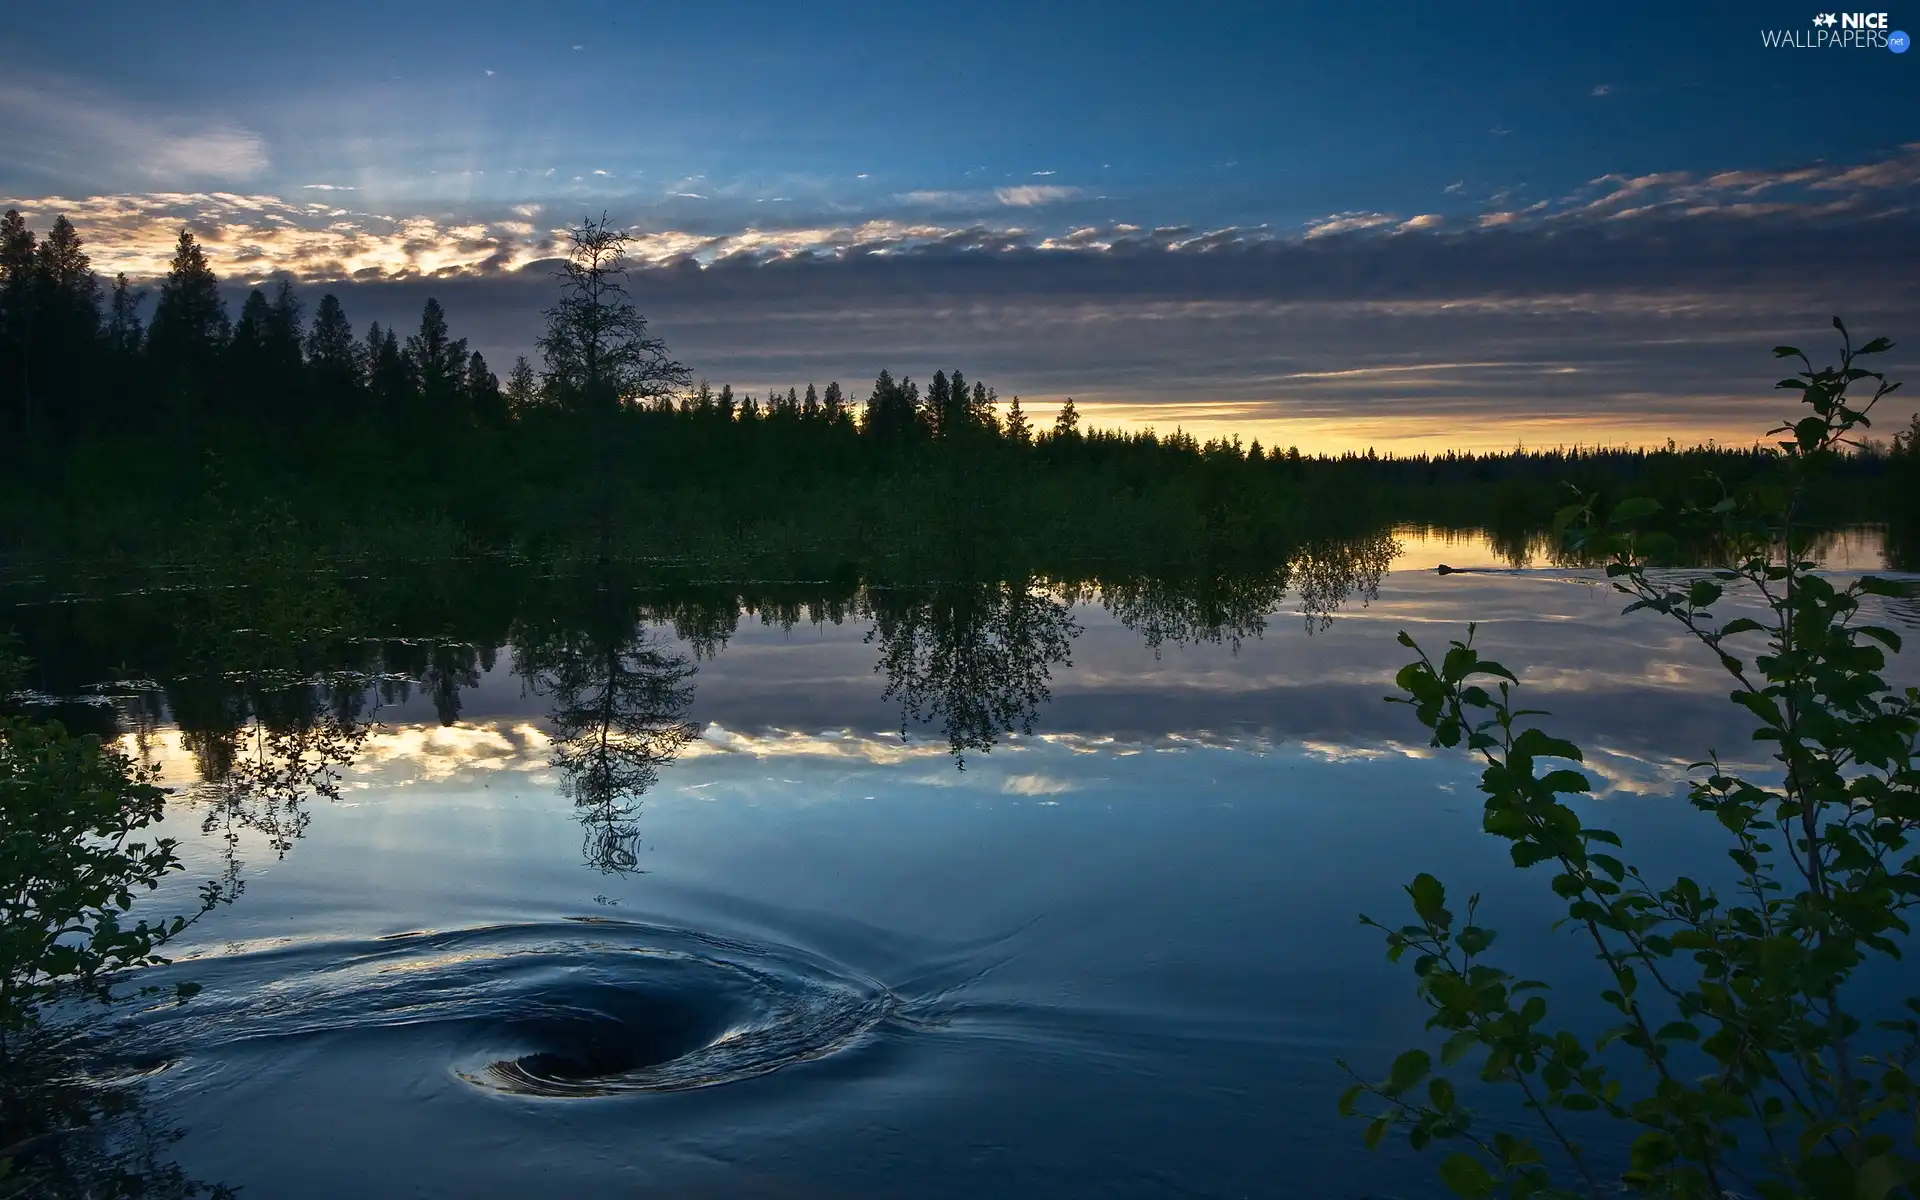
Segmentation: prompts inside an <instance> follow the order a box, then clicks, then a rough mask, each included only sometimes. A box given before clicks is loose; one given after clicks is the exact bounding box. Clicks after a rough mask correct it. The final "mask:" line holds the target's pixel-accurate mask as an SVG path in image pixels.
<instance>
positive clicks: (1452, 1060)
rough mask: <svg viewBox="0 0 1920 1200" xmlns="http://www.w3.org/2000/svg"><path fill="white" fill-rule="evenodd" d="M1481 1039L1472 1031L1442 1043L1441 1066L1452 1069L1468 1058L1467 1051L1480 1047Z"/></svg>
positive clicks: (1458, 1034) (1455, 1035)
mask: <svg viewBox="0 0 1920 1200" xmlns="http://www.w3.org/2000/svg"><path fill="white" fill-rule="evenodd" d="M1479 1042H1480V1039H1479V1038H1478V1037H1477V1036H1475V1034H1474V1033H1473V1031H1472V1030H1467V1031H1465V1032H1462V1033H1456V1034H1454V1035H1453V1036H1452V1037H1450V1038H1448V1039H1447V1040H1446V1041H1444V1042H1442V1043H1440V1065H1441V1066H1444V1067H1451V1066H1453V1065H1454V1064H1456V1063H1458V1062H1459V1061H1460V1060H1461V1059H1463V1058H1465V1057H1466V1056H1467V1051H1469V1050H1471V1049H1473V1048H1474V1047H1475V1046H1476V1045H1478V1044H1479Z"/></svg>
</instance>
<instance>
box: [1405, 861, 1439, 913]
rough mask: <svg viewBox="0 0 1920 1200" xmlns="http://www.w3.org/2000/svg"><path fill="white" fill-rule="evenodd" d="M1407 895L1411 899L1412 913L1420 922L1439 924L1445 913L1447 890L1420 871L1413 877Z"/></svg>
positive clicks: (1437, 881)
mask: <svg viewBox="0 0 1920 1200" xmlns="http://www.w3.org/2000/svg"><path fill="white" fill-rule="evenodd" d="M1407 894H1408V895H1410V896H1412V897H1413V911H1414V912H1416V913H1418V914H1419V915H1420V919H1421V920H1423V921H1430V922H1433V923H1435V924H1439V923H1440V920H1439V918H1440V916H1441V914H1443V913H1445V912H1446V907H1445V906H1446V903H1447V889H1446V888H1445V887H1444V886H1442V884H1441V883H1440V881H1439V880H1438V879H1435V878H1434V877H1433V876H1431V875H1429V874H1427V873H1426V872H1425V871H1422V872H1421V873H1420V874H1418V875H1416V876H1414V878H1413V883H1412V884H1411V885H1410V886H1409V887H1408V888H1407Z"/></svg>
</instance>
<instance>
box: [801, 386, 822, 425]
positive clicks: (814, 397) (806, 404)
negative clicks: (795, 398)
mask: <svg viewBox="0 0 1920 1200" xmlns="http://www.w3.org/2000/svg"><path fill="white" fill-rule="evenodd" d="M800 415H801V416H804V417H806V418H807V419H808V420H812V419H813V418H814V417H817V416H819V415H820V393H818V392H816V391H814V390H813V384H811V383H809V384H807V394H806V395H805V396H804V397H803V398H802V399H801V401H800Z"/></svg>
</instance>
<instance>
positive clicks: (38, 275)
mask: <svg viewBox="0 0 1920 1200" xmlns="http://www.w3.org/2000/svg"><path fill="white" fill-rule="evenodd" d="M33 275H34V279H33V290H34V298H33V307H34V322H33V347H32V351H31V353H32V355H33V358H34V359H35V360H36V363H35V369H34V375H35V377H36V378H35V382H34V388H33V390H34V392H35V393H37V395H35V397H34V399H35V401H36V404H37V405H38V406H40V407H41V408H42V409H43V411H44V412H45V413H46V415H47V416H49V417H50V418H52V421H51V422H50V424H51V425H53V426H57V427H58V429H59V430H60V431H62V432H71V431H73V430H75V429H77V428H78V427H79V426H80V425H82V424H84V423H85V422H86V420H87V419H88V414H86V413H85V412H84V411H83V406H84V404H85V402H86V400H88V399H90V398H91V397H90V396H89V395H88V393H90V392H91V391H92V390H93V389H92V387H91V385H92V384H93V383H95V382H96V375H95V371H96V369H97V367H98V365H99V363H98V359H97V358H96V353H97V351H98V347H99V338H100V281H99V280H98V279H96V278H95V277H94V274H93V264H92V262H91V261H90V260H89V259H88V258H87V253H86V251H85V250H84V249H82V248H81V245H80V235H79V234H78V233H76V232H75V231H74V228H73V224H72V222H70V221H68V220H67V219H66V218H65V217H56V218H55V219H54V222H53V228H52V230H50V231H49V232H48V233H47V236H46V237H45V239H43V240H42V241H41V243H40V246H39V249H38V250H37V251H35V253H34V262H33ZM33 415H34V413H33V410H32V409H29V411H28V416H29V417H30V418H31V417H32V416H33Z"/></svg>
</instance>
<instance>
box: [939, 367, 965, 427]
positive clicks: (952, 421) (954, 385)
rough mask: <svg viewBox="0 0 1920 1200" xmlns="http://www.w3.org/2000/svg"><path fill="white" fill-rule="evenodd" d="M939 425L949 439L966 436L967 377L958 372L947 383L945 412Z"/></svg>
mask: <svg viewBox="0 0 1920 1200" xmlns="http://www.w3.org/2000/svg"><path fill="white" fill-rule="evenodd" d="M940 425H941V427H942V428H943V429H945V430H946V435H947V436H948V437H949V438H962V437H965V436H967V377H966V376H965V375H962V374H961V373H960V372H958V371H955V372H954V373H953V377H952V378H951V379H949V380H948V381H947V411H946V412H945V414H943V415H942V417H941V420H940Z"/></svg>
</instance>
